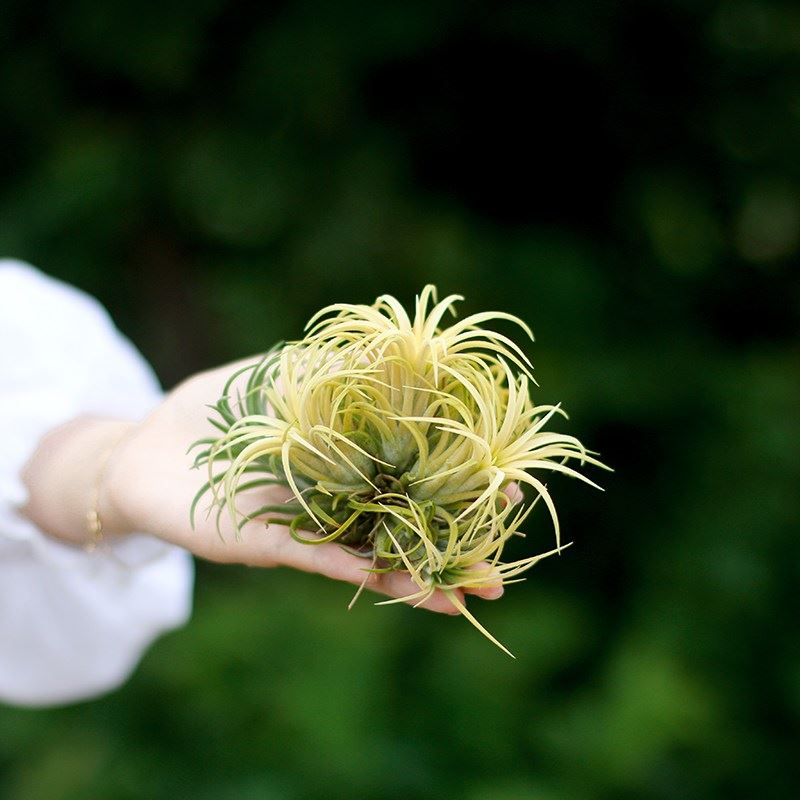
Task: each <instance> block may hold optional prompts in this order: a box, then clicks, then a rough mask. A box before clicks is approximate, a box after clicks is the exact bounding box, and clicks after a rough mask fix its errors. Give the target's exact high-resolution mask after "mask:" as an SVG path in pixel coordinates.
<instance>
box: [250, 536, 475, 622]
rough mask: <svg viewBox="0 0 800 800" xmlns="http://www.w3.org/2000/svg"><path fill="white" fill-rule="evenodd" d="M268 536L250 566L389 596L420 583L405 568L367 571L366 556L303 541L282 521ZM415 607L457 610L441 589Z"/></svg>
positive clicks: (416, 589) (460, 596)
mask: <svg viewBox="0 0 800 800" xmlns="http://www.w3.org/2000/svg"><path fill="white" fill-rule="evenodd" d="M268 539H271V542H270V545H269V547H267V548H264V551H263V554H258V553H254V554H253V558H252V559H251V560H250V561H249V563H251V564H252V565H254V566H258V565H260V564H264V565H274V564H276V563H277V564H281V565H284V566H287V567H292V568H294V569H299V570H301V571H303V572H316V573H318V574H320V575H324V576H325V577H327V578H333V579H334V580H339V581H345V582H347V583H351V584H353V585H355V586H361V585H363V586H364V588H365V589H368V590H370V591H372V592H378V593H379V594H384V595H387V596H389V597H391V598H401V597H411V596H412V595H416V594H418V593H419V592H420V587H419V586H417V584H416V583H414V581H413V580H412V579H411V576H410V575H409V574H408V573H407V572H388V573H376V572H369V571H368V570H369V569H370V567H371V565H372V561H371V560H370V559H367V558H359V557H358V556H354V555H352V554H351V553H348V552H346V551H345V550H343V549H342V548H341V547H340V546H339V545H337V544H334V543H326V544H319V545H316V544H313V545H312V544H303V543H302V542H298V541H296V540H295V539H292V538H291V536H290V534H289V533H288V530H287V529H286V528H285V527H284V526H282V525H271V526H270V527H269V529H268V530H267V536H266V537H264V540H262V541H266V540H268ZM455 594H456V598H457V599H459V600H462V602H463V596H464V595H463V592H461V591H460V590H457V591H456V592H455ZM420 599H421V598H419V597H416V598H414V599H411V600H408V601H406V602H408V603H409V605H416V604H417V603H420ZM419 607H420V608H425V609H428V610H429V611H436V612H438V613H442V614H458V613H459V611H458V609H457V608H455V606H454V605H453V604H452V603H451V602H450V600H449V599H448V598H447V597H446V595H445V594H444V593H443V592H442V591H441V590H436V591H435V592H434V594H432V595H431V596H430V597H429V598H427V599H426V600H424V601H423V602H422V603H420V604H419Z"/></svg>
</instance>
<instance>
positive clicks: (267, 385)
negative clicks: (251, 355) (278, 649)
mask: <svg viewBox="0 0 800 800" xmlns="http://www.w3.org/2000/svg"><path fill="white" fill-rule="evenodd" d="M461 299H463V298H462V297H461V296H460V295H451V296H449V297H446V298H444V299H443V300H441V301H438V300H437V296H436V290H435V288H434V287H432V286H426V287H425V289H424V290H423V291H422V292H421V293H420V295H419V296H418V297H417V299H416V308H415V310H414V314H413V316H410V315H409V314H407V313H406V311H405V309H404V308H403V306H402V305H401V304H400V303H399V302H398V301H397V300H396V299H395V298H394V297H391V296H389V295H383V296H381V297H379V298H378V299H377V300H376V301H375V303H374V304H373V305H371V306H368V305H350V304H334V305H331V306H328V307H327V308H324V309H322V310H321V311H320V312H319V313H318V314H316V315H315V316H314V317H313V318H312V319H311V320H310V321H309V323H308V325H307V326H306V335H305V337H304V338H303V339H302V340H300V341H295V342H290V343H287V344H282V345H279V346H276V347H275V348H273V349H272V350H271V351H270V352H268V353H267V354H266V355H265V356H264V357H263V358H262V359H261V360H260V361H259V362H258V363H255V364H253V365H251V366H248V367H246V368H245V369H243V370H240V371H239V372H237V373H235V374H234V375H232V376H231V377H230V380H229V381H228V382H227V384H226V386H225V387H224V389H223V392H222V396H221V398H220V399H219V401H218V402H217V404H216V405H215V406H214V410H215V415H214V416H213V417H212V418H211V420H210V421H211V422H212V423H213V425H214V426H215V427H216V428H217V430H218V435H217V436H214V437H209V438H208V439H203V440H201V441H200V442H196V443H195V446H198V447H200V448H201V450H200V452H199V453H198V455H197V458H196V462H195V465H196V466H204V467H205V468H206V469H207V471H208V480H207V483H206V484H205V486H204V487H203V488H202V489H201V490H200V492H199V493H198V495H197V497H196V498H195V503H194V504H193V506H192V514H194V512H195V507H196V505H197V503H198V502H199V501H200V499H201V498H202V497H203V496H204V495H205V494H206V493H210V495H211V507H210V510H213V509H214V508H216V511H217V519H218V521H219V519H220V515H221V514H222V513H227V514H229V515H230V518H231V520H232V521H233V524H234V527H235V529H236V531H237V533H238V532H239V531H240V530H241V528H242V526H243V525H245V524H246V523H248V522H249V521H251V520H253V519H259V520H263V521H265V522H267V524H269V523H270V522H280V523H282V524H285V525H287V526H288V529H289V531H290V533H291V535H292V536H293V537H294V538H295V539H297V540H298V541H300V542H303V543H305V544H308V545H309V546H310V547H313V546H315V545H319V544H320V543H324V542H338V543H339V544H340V545H342V546H343V547H346V548H348V549H349V550H350V551H351V552H353V553H355V554H357V555H360V556H363V557H364V558H365V559H366V561H367V563H365V569H366V570H370V571H390V570H407V571H408V572H409V573H410V575H411V577H412V579H413V581H414V583H415V584H416V586H417V587H418V591H417V592H416V593H415V594H413V595H411V596H410V597H407V598H401V599H402V600H406V601H408V600H411V601H419V602H424V600H425V599H427V598H428V597H429V596H430V595H431V594H432V593H433V592H434V591H435V590H436V589H442V590H444V591H445V592H446V593H447V595H448V596H449V597H450V599H451V601H452V602H453V604H454V606H455V607H456V608H457V609H458V610H459V611H460V612H461V613H462V614H463V615H465V616H466V617H467V618H468V619H469V620H470V621H471V622H472V623H473V624H474V625H475V626H476V627H477V628H478V629H479V630H481V632H483V633H484V634H485V635H486V636H488V637H489V638H490V639H491V640H492V641H493V642H495V643H496V644H498V646H500V647H501V648H502V649H504V650H505V649H506V648H505V647H503V645H501V644H500V643H499V642H497V640H496V639H495V638H494V637H492V636H491V634H489V633H488V631H486V630H485V628H483V626H482V625H481V624H480V623H479V622H478V621H477V620H476V619H475V618H474V616H473V615H472V614H471V613H470V612H469V611H468V610H467V608H466V606H465V605H464V604H463V603H462V602H461V601H460V600H459V599H458V597H457V596H456V595H455V593H454V592H453V591H452V590H454V589H456V588H459V587H462V588H465V587H475V586H479V585H481V584H482V583H488V582H492V583H495V582H497V580H498V578H499V579H501V580H502V581H503V582H504V583H508V582H510V581H513V580H515V579H517V576H519V575H520V574H521V573H523V572H524V571H525V570H527V569H529V568H530V567H532V566H533V565H534V564H535V563H536V562H537V561H539V560H540V559H542V558H544V557H545V556H548V555H551V554H553V553H557V552H559V551H560V550H561V549H562V545H561V537H560V531H559V523H558V516H557V514H556V508H555V505H554V502H553V500H552V498H551V496H550V493H549V491H548V488H547V486H546V485H545V482H544V481H545V478H546V476H547V475H549V473H552V472H558V473H562V474H564V475H568V476H570V477H573V478H578V479H580V480H582V481H584V482H586V483H588V484H590V485H592V486H596V484H595V483H593V482H592V481H591V480H589V479H588V478H587V477H585V476H584V475H582V474H581V473H580V472H578V471H577V470H576V469H575V468H574V467H573V466H570V465H569V462H573V461H577V462H578V463H579V464H581V465H583V464H586V463H590V464H594V465H597V466H603V465H602V464H601V462H599V461H598V460H597V459H596V458H595V457H594V454H592V453H590V452H589V451H587V450H586V448H585V447H584V446H583V445H582V444H581V443H580V442H579V441H578V440H577V439H576V438H575V437H573V436H569V435H567V434H563V433H556V432H553V431H551V430H549V428H548V426H549V424H550V423H551V422H552V421H553V420H554V418H555V417H556V416H557V415H562V416H566V415H565V414H564V412H563V411H562V410H561V409H560V407H559V406H558V405H536V404H534V402H533V400H532V399H531V386H532V385H535V381H534V380H533V376H532V374H531V369H532V366H531V363H530V361H529V360H528V358H527V356H526V355H525V353H524V352H523V351H522V349H521V348H520V347H519V345H517V344H516V343H515V342H514V341H513V340H512V339H511V338H510V337H508V336H506V335H504V334H502V333H499V332H497V331H495V330H492V329H489V328H486V327H484V325H485V323H488V322H490V321H492V320H506V321H509V322H511V323H513V324H514V325H516V326H518V327H519V328H521V329H522V331H524V332H525V334H527V335H528V336H529V337H530V338H531V339H532V338H533V337H532V334H531V331H530V329H529V328H528V326H527V325H526V324H525V323H524V322H522V321H521V320H520V319H519V318H517V317H515V316H513V315H510V314H506V313H502V312H484V313H477V314H472V315H471V316H468V317H466V318H464V319H462V320H461V321H455V322H453V324H451V325H450V326H449V327H446V326H444V325H443V319H444V318H445V316H446V315H447V314H448V313H450V312H452V313H453V314H455V311H454V305H455V303H456V302H457V301H459V300H461ZM243 382H244V384H245V385H244V388H243V389H240V390H238V391H234V385H241V384H242V383H243ZM512 483H516V484H518V485H520V486H523V487H525V488H526V489H527V490H529V491H528V492H527V494H528V495H531V496H530V497H529V499H528V500H527V501H522V502H519V503H517V504H514V503H513V502H512V501H511V500H510V498H509V493H508V492H507V490H508V489H509V486H510V485H511V484H512ZM267 484H280V485H282V486H284V487H286V489H287V490H289V492H290V493H291V499H290V501H289V502H286V503H283V504H278V505H275V504H271V505H266V506H264V507H262V508H260V509H258V510H257V511H256V512H254V513H249V514H244V513H242V512H240V510H239V509H238V507H237V497H239V496H240V495H241V494H242V493H243V492H248V491H257V490H258V489H259V488H260V487H263V486H264V485H267ZM598 488H599V487H598ZM539 502H541V503H542V504H543V505H544V506H545V507H546V508H547V510H548V511H549V515H550V517H551V519H552V523H553V526H554V528H555V540H556V546H555V548H554V549H552V550H550V551H549V552H546V553H540V554H537V555H532V556H529V557H526V558H523V559H518V560H514V561H510V562H504V561H503V560H502V556H503V550H504V548H505V546H506V543H507V542H508V541H509V539H510V538H511V537H512V536H515V535H521V532H520V528H521V526H522V524H523V523H524V521H525V520H526V518H527V517H528V516H529V514H530V513H531V511H532V509H533V508H534V507H535V506H536V505H537V503H539ZM484 562H488V565H489V566H488V568H486V567H485V566H484V567H483V568H476V567H478V565H481V564H484ZM384 602H399V600H390V601H384ZM506 652H508V651H507V650H506Z"/></svg>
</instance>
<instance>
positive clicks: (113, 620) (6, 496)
mask: <svg viewBox="0 0 800 800" xmlns="http://www.w3.org/2000/svg"><path fill="white" fill-rule="evenodd" d="M160 398H161V389H160V387H159V384H158V381H157V379H156V377H155V375H154V374H153V372H152V370H151V369H150V367H149V366H148V364H147V363H146V362H145V360H144V359H143V358H142V356H141V355H140V354H139V352H138V351H137V350H136V348H135V347H134V346H133V345H132V344H131V343H130V342H129V341H128V340H127V339H126V338H125V337H124V336H122V334H120V332H119V331H118V330H117V329H116V328H115V327H114V325H113V323H112V322H111V320H110V318H109V316H108V314H107V313H106V311H105V310H104V309H103V307H102V306H101V305H100V304H99V303H98V302H97V301H96V300H95V299H94V298H92V297H89V296H88V295H86V294H85V293H83V292H81V291H79V290H77V289H75V288H74V287H72V286H69V285H67V284H64V283H62V282H60V281H57V280H54V279H53V278H50V277H48V276H46V275H44V274H42V273H41V272H38V271H37V270H35V269H34V268H33V267H31V266H29V265H27V264H23V263H21V262H18V261H8V260H5V261H4V260H0V453H1V454H2V455H1V456H0V702H6V703H13V704H17V705H31V706H34V705H50V704H58V703H66V702H71V701H76V700H80V699H84V698H88V697H92V696H95V695H98V694H101V693H103V692H107V691H109V690H111V689H113V688H115V687H117V686H119V685H120V684H121V683H123V682H124V681H125V680H126V679H127V677H128V676H129V675H130V674H131V672H132V671H133V670H134V668H135V667H136V665H137V663H138V662H139V660H140V658H141V656H142V654H143V653H144V651H145V650H146V648H147V647H148V646H149V645H150V643H151V642H152V641H153V640H154V639H155V638H156V637H157V636H159V635H160V634H161V633H163V632H164V631H167V630H170V629H173V628H176V627H178V626H180V625H183V624H184V623H185V622H186V620H187V619H188V618H189V616H190V614H191V596H192V583H193V569H192V560H191V558H190V556H189V554H188V553H187V552H186V551H184V550H182V549H180V548H177V547H173V546H171V545H165V544H164V543H162V542H160V541H158V540H156V539H154V538H153V537H150V536H146V535H144V534H136V535H133V536H130V537H126V538H125V540H124V541H120V542H119V543H118V544H115V545H114V546H113V549H112V550H102V549H101V550H97V551H95V552H93V553H86V552H84V551H83V550H82V549H80V548H77V547H71V546H69V545H66V544H61V543H59V542H57V541H54V540H53V539H50V538H48V537H47V536H45V535H44V534H43V533H42V532H41V531H40V530H38V529H37V528H36V526H35V525H33V524H32V523H31V522H30V521H29V520H27V519H26V518H25V517H23V516H21V515H20V514H19V512H18V510H17V509H18V508H19V507H21V506H23V505H24V504H25V502H26V497H27V495H26V490H25V487H24V485H23V483H22V481H21V479H20V472H21V470H22V467H23V466H24V464H25V463H26V462H27V461H28V459H29V458H30V456H31V455H32V454H33V452H34V450H35V448H36V446H37V444H38V442H39V440H40V439H41V438H42V436H43V435H44V434H45V433H47V432H48V431H49V430H51V429H52V428H54V427H56V426H58V425H60V424H62V423H64V422H66V421H68V420H70V419H72V418H74V417H76V416H78V415H81V414H87V413H88V414H100V415H104V416H114V417H117V418H120V419H131V420H135V419H141V418H142V417H143V416H144V415H145V414H146V413H147V412H148V411H149V410H150V409H151V408H152V407H153V406H154V405H156V404H157V403H158V402H159V400H160Z"/></svg>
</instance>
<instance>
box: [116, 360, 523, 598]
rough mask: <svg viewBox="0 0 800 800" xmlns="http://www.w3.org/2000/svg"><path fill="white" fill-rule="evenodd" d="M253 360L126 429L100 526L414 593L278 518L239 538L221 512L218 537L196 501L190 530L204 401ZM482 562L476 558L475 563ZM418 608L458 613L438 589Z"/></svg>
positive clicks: (267, 499) (403, 577)
mask: <svg viewBox="0 0 800 800" xmlns="http://www.w3.org/2000/svg"><path fill="white" fill-rule="evenodd" d="M255 361H257V357H255V356H254V357H253V358H252V359H247V360H244V361H241V362H237V363H234V364H227V365H225V366H222V367H219V368H216V369H212V370H209V371H206V372H202V373H199V374H197V375H194V376H193V377H191V378H189V379H188V380H186V381H184V382H183V383H181V384H180V385H179V386H177V387H176V388H175V389H174V390H173V391H172V392H170V393H169V394H168V395H167V396H166V397H165V398H164V401H163V402H162V403H161V404H160V405H159V407H158V408H156V409H155V410H154V411H153V412H152V413H151V414H150V415H149V416H148V417H147V418H146V419H145V420H144V421H142V422H141V423H139V424H136V425H134V426H130V428H129V429H127V432H125V433H124V434H123V436H122V439H121V441H120V442H119V444H118V445H117V446H116V447H115V448H114V450H113V453H112V456H111V458H110V459H109V461H108V464H107V466H106V468H105V469H104V471H103V472H104V475H103V480H102V487H101V488H102V491H101V494H100V512H101V518H102V519H103V524H104V529H105V531H106V532H108V533H111V534H117V535H124V534H125V533H130V532H134V531H139V532H146V533H150V534H152V535H154V536H157V537H159V538H161V539H163V540H165V541H168V542H171V543H173V544H177V545H180V546H181V547H184V548H186V549H187V550H189V551H191V552H192V553H194V554H195V555H197V556H199V557H201V558H205V559H208V560H211V561H217V562H224V563H242V564H248V565H250V566H255V567H277V566H288V567H293V568H295V569H299V570H303V571H305V572H316V573H319V574H321V575H325V576H327V577H329V578H334V579H336V580H341V581H346V582H348V583H352V584H355V585H361V584H362V583H363V584H364V586H365V588H367V589H370V590H373V591H376V592H379V593H382V594H385V595H388V596H390V597H404V596H407V595H412V594H414V593H415V592H417V591H418V587H417V586H416V585H415V584H414V583H413V581H412V580H411V578H410V576H409V575H408V574H407V573H405V572H390V573H386V574H376V573H369V572H366V571H365V569H366V568H368V567H369V566H370V562H369V561H367V560H365V559H363V558H359V557H358V556H355V555H352V554H351V553H348V552H346V551H345V550H343V549H342V548H341V547H340V546H339V545H337V544H335V543H326V544H320V545H308V544H302V543H299V542H297V541H295V540H294V539H293V538H292V537H291V535H290V534H289V531H288V529H287V528H286V527H285V526H282V525H279V524H276V523H272V524H270V525H269V527H268V528H267V529H265V527H264V524H263V522H259V521H258V520H253V521H252V522H250V523H248V524H247V525H246V526H245V527H244V528H243V529H242V531H241V535H240V536H239V537H238V538H237V537H236V536H235V534H234V530H233V525H232V523H231V522H230V520H229V519H228V518H227V515H223V516H222V517H221V519H220V529H221V533H222V535H221V536H220V533H219V532H218V530H217V523H216V515H215V514H212V515H210V516H206V515H205V514H204V513H203V511H202V510H203V506H202V502H201V505H200V507H199V508H198V513H197V515H196V522H195V527H194V530H192V528H191V526H190V524H189V507H190V505H191V503H192V500H193V498H194V497H195V495H196V494H197V491H198V489H199V488H200V487H201V486H202V484H203V483H204V481H205V479H206V476H205V474H204V473H203V472H201V471H197V470H191V469H190V468H189V467H190V466H191V464H192V458H191V456H190V455H187V453H186V447H187V444H189V443H191V442H194V441H196V440H197V439H201V438H204V437H207V436H208V435H209V433H210V432H211V428H210V423H209V422H208V419H207V418H208V414H209V409H208V406H209V405H212V404H213V403H215V402H216V400H217V399H218V397H219V395H220V392H221V389H222V387H223V385H224V384H225V382H226V380H227V379H228V378H229V377H230V375H231V374H232V373H233V372H234V371H235V370H236V369H237V368H239V367H241V366H245V365H247V364H250V363H254V362H255ZM517 491H518V490H517ZM287 497H288V494H287V490H285V489H283V488H281V487H261V488H259V489H257V490H253V491H251V492H248V493H246V494H245V495H243V496H242V497H240V498H239V500H238V502H239V504H240V509H241V511H243V512H244V513H245V514H247V513H250V512H253V511H255V510H256V509H258V508H260V507H262V506H264V505H266V504H269V503H275V504H277V503H281V502H282V501H284V500H285V499H287ZM512 499H518V498H517V497H512ZM487 567H488V565H487V564H486V563H482V564H478V565H476V566H475V569H478V570H482V569H486V568H487ZM465 593H466V594H475V595H478V596H480V597H482V598H484V599H496V598H498V597H500V596H501V595H502V593H503V588H502V586H501V585H500V583H499V581H498V583H497V584H496V585H483V586H481V587H480V588H476V589H463V590H462V589H457V590H453V594H454V595H455V596H456V599H457V600H459V601H461V602H463V600H464V594H465ZM422 607H424V608H428V609H430V610H432V611H439V612H443V613H450V614H457V613H459V612H458V611H457V609H456V608H455V606H454V605H453V603H452V602H451V601H450V600H449V599H448V598H447V597H446V596H445V595H444V593H443V592H442V591H440V590H437V592H436V593H435V594H434V595H432V596H431V597H430V598H429V599H428V600H427V601H426V602H425V603H423V604H422Z"/></svg>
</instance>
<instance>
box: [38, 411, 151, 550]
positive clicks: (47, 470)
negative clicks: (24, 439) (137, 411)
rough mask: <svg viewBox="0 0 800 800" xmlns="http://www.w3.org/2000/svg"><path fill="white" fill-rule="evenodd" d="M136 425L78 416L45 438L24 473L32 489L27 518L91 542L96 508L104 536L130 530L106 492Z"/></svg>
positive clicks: (53, 532)
mask: <svg viewBox="0 0 800 800" xmlns="http://www.w3.org/2000/svg"><path fill="white" fill-rule="evenodd" d="M134 424H135V423H132V422H128V421H123V420H114V419H100V418H96V417H79V418H77V419H74V420H72V421H71V422H68V423H67V424H65V425H62V426H60V427H58V428H56V429H54V430H52V431H50V432H49V433H48V434H47V435H46V436H44V437H43V438H42V440H41V441H40V442H39V445H38V446H37V448H36V450H35V452H34V453H33V455H32V456H31V458H30V460H29V461H28V462H27V464H26V465H25V467H24V469H23V472H22V478H23V481H24V483H25V485H26V487H27V489H28V493H29V500H28V503H27V505H26V506H25V507H24V508H23V509H22V511H23V513H24V514H25V516H27V517H28V518H29V519H30V520H31V521H32V522H33V523H34V524H36V525H37V526H38V527H39V528H40V529H41V530H42V531H44V532H45V533H47V534H49V535H50V536H53V537H54V538H57V539H61V540H62V541H66V542H70V543H72V544H77V545H81V544H86V543H87V542H88V540H89V524H88V516H87V515H88V514H89V512H90V511H91V510H92V509H95V506H97V509H96V510H97V511H98V512H99V514H100V518H101V520H102V524H103V531H104V533H105V534H108V535H114V534H121V533H125V532H127V531H126V530H125V526H124V523H122V521H121V519H120V517H119V515H118V514H117V513H116V511H115V509H114V507H113V504H112V503H110V501H109V498H108V497H107V495H106V493H104V492H103V477H104V475H103V473H104V467H105V464H106V462H107V460H108V457H109V454H110V453H111V451H112V450H113V448H114V447H115V445H116V444H117V443H119V442H120V440H121V439H122V438H124V436H125V434H126V433H127V432H128V430H130V428H131V427H132V426H133V425H134ZM98 490H99V492H98Z"/></svg>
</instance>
